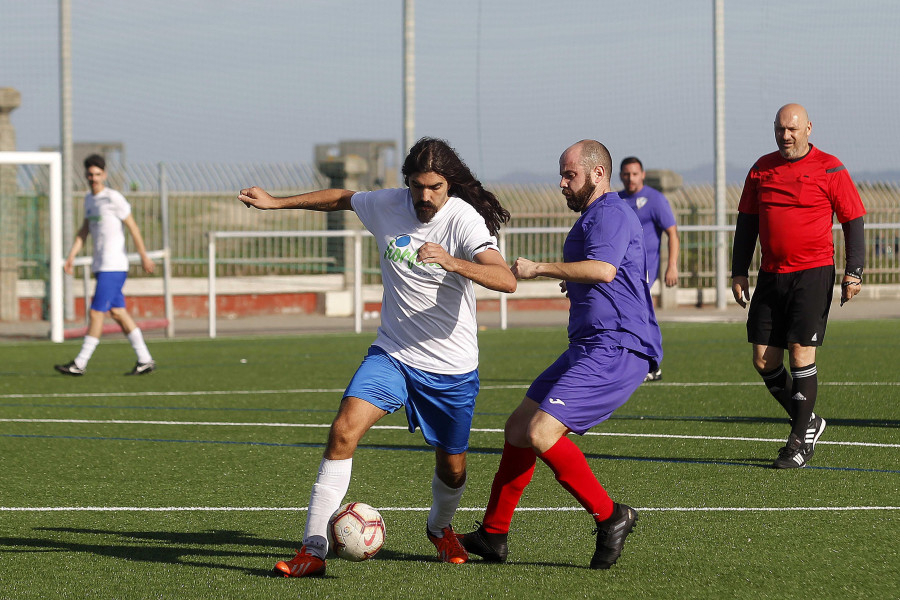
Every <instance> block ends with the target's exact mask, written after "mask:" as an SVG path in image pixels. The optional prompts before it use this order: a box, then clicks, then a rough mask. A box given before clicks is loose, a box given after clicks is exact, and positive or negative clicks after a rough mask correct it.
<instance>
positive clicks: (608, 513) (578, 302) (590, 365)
mask: <svg viewBox="0 0 900 600" xmlns="http://www.w3.org/2000/svg"><path fill="white" fill-rule="evenodd" d="M611 169H612V159H611V158H610V156H609V151H608V150H607V149H606V147H605V146H604V145H603V144H601V143H600V142H597V141H595V140H582V141H581V142H578V143H576V144H574V145H573V146H571V147H569V148H568V149H567V150H566V151H565V152H564V153H563V155H562V156H561V157H560V159H559V172H560V178H561V180H560V184H559V185H560V187H561V188H562V191H563V195H564V196H565V197H566V204H567V205H568V206H569V208H570V209H572V210H573V211H576V212H580V213H581V216H580V217H579V218H578V220H577V221H576V222H575V225H574V226H573V227H572V230H571V231H570V232H569V235H568V237H567V238H566V241H565V245H564V246H563V262H559V263H539V262H532V261H530V260H528V259H525V258H518V259H517V260H516V262H515V264H514V265H513V273H514V274H515V275H516V277H517V278H518V279H533V278H535V277H551V278H554V279H560V280H562V283H561V284H560V287H562V288H563V289H564V291H566V292H567V294H568V296H569V300H570V302H571V306H570V309H569V347H568V349H567V350H566V351H565V352H564V353H563V354H562V356H560V357H559V358H558V359H557V360H556V362H554V363H553V364H552V365H550V367H548V368H547V369H546V370H545V371H544V372H543V373H541V374H540V375H539V376H538V377H537V379H535V380H534V382H533V383H532V384H531V387H530V388H529V389H528V392H527V393H526V394H525V398H524V399H523V400H522V403H521V404H520V405H519V407H518V408H516V410H515V411H513V413H512V415H510V417H509V419H508V420H507V422H506V429H505V432H506V443H505V445H504V447H503V454H502V456H501V458H500V466H499V468H498V470H497V473H496V475H495V476H494V482H493V485H492V486H491V495H490V500H489V501H488V505H487V510H486V511H485V515H484V519H483V521H482V523H481V525H480V526H479V527H478V529H477V530H475V531H473V532H471V533H467V534H463V535H461V536H460V539H461V540H462V543H463V546H465V548H466V550H468V551H469V552H470V553H472V554H478V555H479V556H481V557H482V558H484V559H485V560H487V561H490V562H505V561H506V557H507V554H508V550H509V549H508V545H507V535H508V533H509V529H510V524H511V522H512V517H513V512H514V511H515V508H516V505H517V504H518V502H519V498H520V497H521V496H522V493H523V492H524V491H525V487H526V486H527V485H528V483H529V482H530V481H531V477H532V475H533V474H534V468H535V465H536V461H537V459H538V458H540V459H541V460H542V461H543V462H544V463H545V464H547V466H549V467H550V469H551V470H552V471H553V473H554V475H555V476H556V480H557V481H559V482H560V484H562V486H563V487H564V488H565V489H566V490H567V491H568V492H569V493H571V494H572V495H573V496H574V497H575V498H576V500H578V502H579V503H580V504H581V505H582V506H583V507H584V508H585V509H586V510H587V511H588V513H589V514H590V515H591V516H592V517H593V521H594V522H595V524H596V527H597V529H596V533H597V542H596V550H595V552H594V555H593V558H592V559H591V563H590V566H591V568H592V569H608V568H610V567H611V566H612V565H613V564H614V563H615V562H616V560H617V559H618V557H619V555H620V554H621V552H622V548H623V547H624V544H625V537H626V536H627V535H628V534H629V533H630V532H631V530H632V528H633V527H634V523H635V521H636V520H637V512H636V511H635V510H634V509H633V508H631V507H629V506H626V505H624V504H618V503H614V502H613V501H612V499H610V497H609V495H608V494H607V493H606V491H605V490H604V489H603V486H602V485H600V482H599V481H597V478H596V477H595V476H594V473H593V472H592V471H591V468H590V466H589V465H588V462H587V459H586V458H585V456H584V454H583V453H582V452H581V450H580V449H579V448H578V446H576V445H575V443H574V442H573V441H572V440H571V439H569V437H568V434H569V433H576V434H579V435H582V434H584V433H585V432H586V431H587V430H588V429H590V428H591V427H593V426H595V425H597V424H598V423H601V422H603V421H605V420H606V419H608V418H609V417H610V415H612V413H613V412H614V411H615V410H616V409H617V408H619V407H620V406H622V405H623V404H624V403H625V402H626V401H627V400H628V398H629V397H630V396H631V394H632V393H633V392H634V390H636V389H637V388H638V386H640V385H641V382H642V381H643V380H644V376H645V375H646V374H647V372H648V370H649V369H651V368H655V366H656V365H657V364H658V363H659V361H660V360H661V359H662V337H661V335H660V332H659V326H658V325H657V323H656V316H655V314H654V312H653V301H652V299H651V297H650V286H649V285H648V284H647V279H646V272H647V268H646V259H645V255H644V246H643V232H642V230H641V224H640V222H639V221H638V218H637V215H635V214H634V211H632V210H631V209H630V208H628V206H627V205H626V204H625V203H624V202H623V201H622V199H621V198H619V196H618V195H617V194H616V193H614V192H612V191H611V190H610V183H609V177H610V171H611Z"/></svg>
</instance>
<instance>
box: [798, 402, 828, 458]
mask: <svg viewBox="0 0 900 600" xmlns="http://www.w3.org/2000/svg"><path fill="white" fill-rule="evenodd" d="M824 431H825V419H823V418H822V417H820V416H817V415H816V413H813V414H812V417H811V418H810V419H809V425H807V426H806V439H804V440H803V442H804V443H805V444H806V445H807V446H809V453H808V454H807V456H806V460H809V459H810V458H812V455H813V451H814V450H815V449H816V442H818V441H819V438H820V437H822V433H823V432H824Z"/></svg>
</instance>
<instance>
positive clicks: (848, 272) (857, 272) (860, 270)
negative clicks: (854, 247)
mask: <svg viewBox="0 0 900 600" xmlns="http://www.w3.org/2000/svg"><path fill="white" fill-rule="evenodd" d="M862 274H863V268H862V267H856V268H855V269H850V268H848V269H846V270H845V271H844V275H849V276H850V277H856V278H857V279H860V280H861V279H862Z"/></svg>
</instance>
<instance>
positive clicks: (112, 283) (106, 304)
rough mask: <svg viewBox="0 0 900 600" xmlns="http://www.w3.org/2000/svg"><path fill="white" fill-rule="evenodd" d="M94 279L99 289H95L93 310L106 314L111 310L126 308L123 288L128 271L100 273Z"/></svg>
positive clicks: (92, 302) (92, 303)
mask: <svg viewBox="0 0 900 600" xmlns="http://www.w3.org/2000/svg"><path fill="white" fill-rule="evenodd" d="M94 277H95V278H96V279H97V287H96V288H95V289H94V299H93V301H91V310H96V311H99V312H104V313H105V312H109V309H111V308H125V295H124V294H122V287H123V286H124V285H125V279H126V278H127V277H128V271H98V272H97V273H95V274H94Z"/></svg>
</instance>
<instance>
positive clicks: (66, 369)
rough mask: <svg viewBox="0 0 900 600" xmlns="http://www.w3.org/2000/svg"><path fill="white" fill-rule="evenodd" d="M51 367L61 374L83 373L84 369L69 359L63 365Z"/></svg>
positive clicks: (78, 374) (77, 374) (76, 374)
mask: <svg viewBox="0 0 900 600" xmlns="http://www.w3.org/2000/svg"><path fill="white" fill-rule="evenodd" d="M53 368H54V369H56V370H57V371H59V372H60V373H62V374H63V375H75V376H76V377H77V376H80V375H84V369H82V368H81V367H79V366H78V365H76V364H75V361H74V360H73V361H69V362H67V363H66V364H64V365H53Z"/></svg>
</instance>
